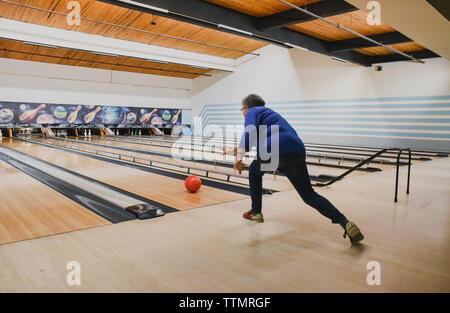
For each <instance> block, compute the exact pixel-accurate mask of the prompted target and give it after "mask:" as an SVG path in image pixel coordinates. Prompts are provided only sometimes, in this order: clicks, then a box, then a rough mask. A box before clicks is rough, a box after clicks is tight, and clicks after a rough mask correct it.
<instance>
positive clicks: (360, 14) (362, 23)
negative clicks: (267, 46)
mask: <svg viewBox="0 0 450 313" xmlns="http://www.w3.org/2000/svg"><path fill="white" fill-rule="evenodd" d="M203 1H206V2H209V3H213V4H216V5H220V6H223V7H227V8H229V9H231V10H234V11H237V12H241V13H245V14H248V15H252V16H255V17H260V18H261V17H267V16H270V15H273V14H276V13H280V12H283V11H288V10H291V9H292V8H291V7H289V6H287V5H285V4H283V3H281V2H279V1H276V0H246V1H240V0H203ZM287 2H289V3H292V4H294V5H297V6H301V7H303V8H306V9H308V5H310V4H312V3H317V2H326V0H289V1H287ZM326 19H328V20H330V21H332V22H334V23H336V24H339V25H341V26H345V27H347V28H349V29H351V30H354V31H356V32H358V33H360V34H362V35H364V36H372V35H378V34H386V33H391V32H395V29H393V28H392V27H390V26H389V25H387V24H385V23H383V22H381V25H373V26H371V25H369V24H368V23H367V13H365V12H364V11H361V10H355V11H353V12H348V13H343V14H337V15H333V16H329V17H326ZM288 28H289V29H292V30H295V31H297V32H300V33H303V34H307V35H309V36H312V37H314V38H318V39H320V40H323V41H327V42H333V41H339V40H344V39H350V38H355V37H357V36H355V35H353V34H351V33H349V32H346V31H344V30H342V29H339V28H336V27H334V26H333V25H330V24H328V23H326V22H324V21H321V20H313V21H308V22H303V23H298V24H294V25H290V26H288ZM390 46H391V47H393V48H395V49H397V50H399V51H402V52H406V53H409V52H414V51H421V50H424V49H425V48H424V47H422V46H421V45H420V44H418V43H414V42H408V43H400V44H393V45H390ZM355 51H357V52H359V53H362V54H364V55H367V56H374V55H389V54H393V51H392V50H389V49H386V48H384V47H373V48H365V49H356V50H355Z"/></svg>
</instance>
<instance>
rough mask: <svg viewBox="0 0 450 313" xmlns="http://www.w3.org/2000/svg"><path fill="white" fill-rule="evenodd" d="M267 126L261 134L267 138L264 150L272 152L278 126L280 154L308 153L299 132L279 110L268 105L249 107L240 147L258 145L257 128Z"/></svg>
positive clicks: (248, 147) (248, 149)
mask: <svg viewBox="0 0 450 313" xmlns="http://www.w3.org/2000/svg"><path fill="white" fill-rule="evenodd" d="M261 125H264V126H267V127H266V128H263V129H261V130H260V133H259V136H260V137H261V136H262V138H267V139H266V140H265V144H264V151H267V152H268V153H270V152H271V151H272V143H271V142H272V140H275V139H272V136H274V138H276V137H275V132H276V128H273V126H274V125H277V126H278V133H279V149H280V154H283V153H299V154H304V155H305V154H306V150H305V145H304V144H303V142H302V141H301V139H300V138H299V137H298V135H297V132H296V131H295V130H294V129H293V128H292V126H291V125H289V123H288V122H287V121H286V120H285V119H284V118H283V117H282V116H281V115H280V114H278V113H277V112H275V111H273V110H272V109H269V108H266V107H253V108H250V109H248V111H247V114H246V115H245V130H244V133H243V134H242V138H241V142H240V143H239V148H241V149H242V148H245V150H246V151H250V149H251V148H252V147H254V146H257V142H256V129H259V126H261Z"/></svg>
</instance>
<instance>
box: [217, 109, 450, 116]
mask: <svg viewBox="0 0 450 313" xmlns="http://www.w3.org/2000/svg"><path fill="white" fill-rule="evenodd" d="M297 114H301V115H305V116H308V115H325V114H326V115H336V114H338V115H358V114H361V115H362V116H364V115H386V116H389V115H450V110H447V111H405V110H392V111H382V110H381V111H380V112H377V111H358V110H355V111H344V112H339V111H333V112H327V111H318V112H314V111H308V112H298V113H297ZM220 115H223V114H220Z"/></svg>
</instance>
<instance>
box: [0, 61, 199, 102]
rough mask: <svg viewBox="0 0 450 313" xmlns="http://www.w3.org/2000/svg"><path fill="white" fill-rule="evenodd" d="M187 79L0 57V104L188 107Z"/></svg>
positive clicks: (189, 83)
mask: <svg viewBox="0 0 450 313" xmlns="http://www.w3.org/2000/svg"><path fill="white" fill-rule="evenodd" d="M191 87H192V80H191V79H183V78H174V77H165V76H156V75H147V74H138V73H128V72H120V71H110V70H102V69H93V68H85V67H75V66H66V65H58V64H47V63H38V62H30V61H22V60H13V59H4V58H0V101H14V102H16V101H17V102H44V103H60V104H86V105H122V106H133V107H163V108H186V109H188V108H190V101H189V90H190V89H191Z"/></svg>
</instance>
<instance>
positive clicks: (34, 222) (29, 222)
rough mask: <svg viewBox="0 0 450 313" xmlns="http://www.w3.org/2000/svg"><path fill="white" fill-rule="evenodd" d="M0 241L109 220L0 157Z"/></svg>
mask: <svg viewBox="0 0 450 313" xmlns="http://www.w3.org/2000/svg"><path fill="white" fill-rule="evenodd" d="M0 177H1V179H0V244H5V243H10V242H15V241H20V240H27V239H33V238H38V237H43V236H49V235H55V234H60V233H66V232H71V231H74V230H80V229H85V228H89V227H95V226H101V225H108V224H110V222H108V221H107V220H105V219H103V218H101V217H100V216H98V215H97V214H94V213H92V212H91V211H89V210H88V209H85V208H84V207H82V206H80V205H78V204H77V203H75V202H73V201H72V200H70V199H68V198H66V197H65V196H63V195H62V194H60V193H58V192H56V191H54V190H53V189H51V188H50V187H47V186H46V185H44V184H42V183H40V182H39V181H37V180H35V179H34V178H31V177H30V176H28V175H26V174H24V173H22V172H21V171H19V170H17V169H15V168H14V167H12V166H11V165H9V164H7V163H5V162H4V161H0Z"/></svg>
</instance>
